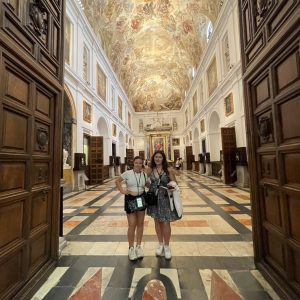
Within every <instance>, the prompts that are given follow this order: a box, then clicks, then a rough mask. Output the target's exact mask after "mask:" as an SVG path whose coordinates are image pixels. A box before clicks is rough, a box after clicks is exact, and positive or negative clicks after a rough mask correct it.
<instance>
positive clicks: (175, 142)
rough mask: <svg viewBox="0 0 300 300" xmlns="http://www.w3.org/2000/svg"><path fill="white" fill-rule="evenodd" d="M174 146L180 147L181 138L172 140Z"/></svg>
mask: <svg viewBox="0 0 300 300" xmlns="http://www.w3.org/2000/svg"><path fill="white" fill-rule="evenodd" d="M172 146H180V139H179V138H175V139H172Z"/></svg>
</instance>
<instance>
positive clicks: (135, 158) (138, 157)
mask: <svg viewBox="0 0 300 300" xmlns="http://www.w3.org/2000/svg"><path fill="white" fill-rule="evenodd" d="M137 159H140V160H141V161H142V162H143V161H144V159H143V158H142V157H141V156H139V155H138V156H135V157H134V159H133V161H135V160H137Z"/></svg>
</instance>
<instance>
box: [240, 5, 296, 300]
mask: <svg viewBox="0 0 300 300" xmlns="http://www.w3.org/2000/svg"><path fill="white" fill-rule="evenodd" d="M299 14H300V2H299V0H298V1H297V0H286V1H252V0H243V1H242V0H241V1H240V19H241V24H242V27H241V37H242V61H243V73H244V76H243V78H244V90H245V109H246V120H247V136H248V141H247V142H248V150H249V171H250V179H251V201H252V210H253V215H252V217H253V230H254V250H255V261H256V264H257V266H258V268H259V269H260V270H261V271H262V272H263V274H264V275H265V277H266V278H267V279H268V281H269V282H270V283H271V284H272V285H273V287H275V289H276V290H277V292H278V293H279V294H280V297H281V298H282V299H300V221H299V216H300V91H299V88H300V81H299V79H300V56H299V45H300V26H299Z"/></svg>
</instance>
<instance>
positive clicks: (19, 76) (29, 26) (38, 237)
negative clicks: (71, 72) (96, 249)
mask: <svg viewBox="0 0 300 300" xmlns="http://www.w3.org/2000/svg"><path fill="white" fill-rule="evenodd" d="M63 8H64V3H63V1H56V0H51V1H45V0H41V1H37V0H24V1H20V0H10V1H7V0H2V1H0V57H1V60H0V78H1V80H0V298H1V299H31V296H32V295H33V294H34V292H35V291H36V289H38V288H39V286H40V285H41V284H42V283H43V281H44V280H45V279H46V278H47V277H48V273H49V271H51V270H52V269H54V267H55V265H56V262H57V259H58V228H59V199H60V195H59V188H60V173H61V156H62V155H61V150H62V142H61V140H62V138H61V137H62V128H61V124H62V112H63V109H62V108H63V101H62V100H63V99H62V95H63V68H64V65H63V55H62V51H61V50H62V49H63V47H62V26H63ZM54 26H55V32H54V29H53V28H54ZM44 61H47V63H44ZM45 66H46V68H45Z"/></svg>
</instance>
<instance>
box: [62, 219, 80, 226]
mask: <svg viewBox="0 0 300 300" xmlns="http://www.w3.org/2000/svg"><path fill="white" fill-rule="evenodd" d="M80 223H81V221H71V220H69V221H66V222H65V223H64V226H65V227H68V228H73V227H75V226H77V225H78V224H80Z"/></svg>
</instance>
